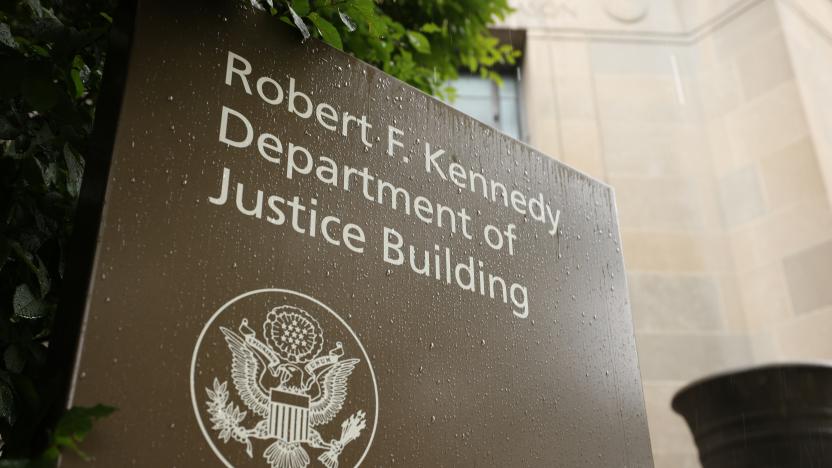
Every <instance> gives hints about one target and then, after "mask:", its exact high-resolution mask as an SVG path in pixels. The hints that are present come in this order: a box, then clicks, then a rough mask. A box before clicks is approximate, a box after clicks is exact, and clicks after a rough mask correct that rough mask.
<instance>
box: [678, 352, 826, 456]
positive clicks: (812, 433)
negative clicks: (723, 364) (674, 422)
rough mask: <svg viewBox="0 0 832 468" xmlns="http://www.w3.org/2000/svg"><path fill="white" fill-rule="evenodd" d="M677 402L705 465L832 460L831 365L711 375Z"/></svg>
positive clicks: (771, 367)
mask: <svg viewBox="0 0 832 468" xmlns="http://www.w3.org/2000/svg"><path fill="white" fill-rule="evenodd" d="M830 339H832V338H830ZM673 409H674V410H675V411H676V412H677V413H679V414H681V415H682V416H683V417H684V418H685V420H686V421H687V423H688V425H689V426H690V429H691V432H692V433H693V436H694V439H696V445H697V447H698V448H699V459H700V461H701V462H702V466H703V467H704V468H729V467H730V468H775V467H776V468H804V467H805V468H815V467H817V468H822V467H824V468H829V467H832V365H827V364H783V365H769V366H763V367H757V368H752V369H747V370H742V371H737V372H730V373H725V374H720V375H716V376H713V377H708V378H705V379H702V380H699V381H697V382H694V383H692V384H690V385H688V386H687V387H685V388H683V389H682V390H680V391H679V393H677V394H676V396H675V397H674V398H673Z"/></svg>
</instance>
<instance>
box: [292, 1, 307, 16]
mask: <svg viewBox="0 0 832 468" xmlns="http://www.w3.org/2000/svg"><path fill="white" fill-rule="evenodd" d="M292 9H293V10H295V13H297V14H298V15H300V16H306V15H308V14H309V11H310V8H309V0H292Z"/></svg>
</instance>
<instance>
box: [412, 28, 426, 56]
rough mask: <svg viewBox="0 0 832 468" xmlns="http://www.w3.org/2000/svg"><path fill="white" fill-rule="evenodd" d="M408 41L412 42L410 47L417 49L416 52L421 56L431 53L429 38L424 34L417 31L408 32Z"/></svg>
mask: <svg viewBox="0 0 832 468" xmlns="http://www.w3.org/2000/svg"><path fill="white" fill-rule="evenodd" d="M407 39H408V40H409V41H410V45H412V46H413V48H414V49H416V52H419V53H421V54H429V53H430V41H428V38H427V37H425V35H424V34H422V33H419V32H416V31H407Z"/></svg>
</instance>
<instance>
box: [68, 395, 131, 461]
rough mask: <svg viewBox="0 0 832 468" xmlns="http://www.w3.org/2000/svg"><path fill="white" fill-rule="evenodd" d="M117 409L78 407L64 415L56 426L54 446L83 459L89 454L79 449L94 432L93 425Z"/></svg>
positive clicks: (100, 406) (103, 406)
mask: <svg viewBox="0 0 832 468" xmlns="http://www.w3.org/2000/svg"><path fill="white" fill-rule="evenodd" d="M115 410H116V409H115V408H113V407H112V406H105V405H95V406H91V407H82V406H76V407H73V408H71V409H70V410H69V411H67V412H66V413H64V415H63V416H62V417H61V419H60V420H59V421H58V424H57V425H56V426H55V434H54V441H53V443H54V445H55V446H56V447H63V448H68V449H70V450H72V451H73V452H75V453H76V454H77V455H78V456H80V457H81V458H83V459H88V457H87V454H85V453H84V452H82V451H81V449H80V448H79V447H78V443H79V442H83V441H84V439H85V438H86V437H87V435H88V434H89V433H90V431H91V430H92V426H93V423H94V422H95V421H97V420H99V419H101V418H104V417H106V416H109V415H110V414H112V413H113V411H115Z"/></svg>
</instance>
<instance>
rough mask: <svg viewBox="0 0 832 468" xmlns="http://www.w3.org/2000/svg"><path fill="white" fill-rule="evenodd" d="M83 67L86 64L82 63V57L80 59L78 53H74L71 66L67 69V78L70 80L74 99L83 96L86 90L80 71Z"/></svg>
mask: <svg viewBox="0 0 832 468" xmlns="http://www.w3.org/2000/svg"><path fill="white" fill-rule="evenodd" d="M85 67H86V64H84V59H82V58H81V56H80V55H76V56H75V58H73V59H72V68H71V69H70V71H69V78H70V81H71V82H72V87H73V91H74V97H75V98H76V99H78V98H79V97H81V96H83V95H84V92H85V91H86V90H85V88H84V82H83V80H81V72H82V71H83V70H84V68H85Z"/></svg>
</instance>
